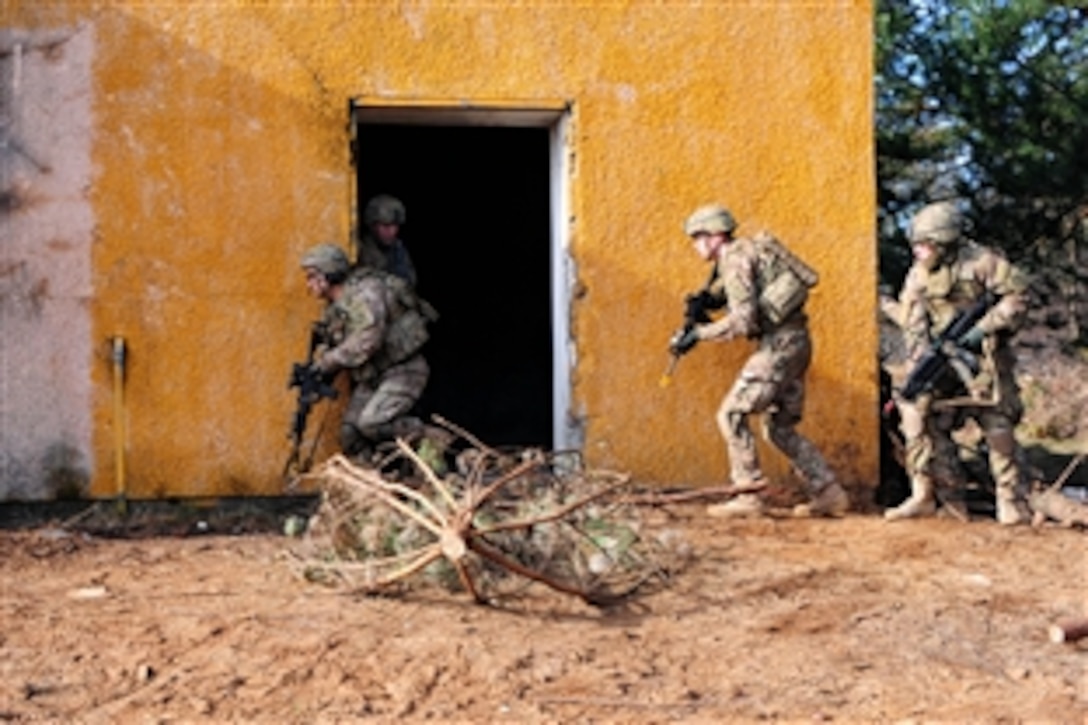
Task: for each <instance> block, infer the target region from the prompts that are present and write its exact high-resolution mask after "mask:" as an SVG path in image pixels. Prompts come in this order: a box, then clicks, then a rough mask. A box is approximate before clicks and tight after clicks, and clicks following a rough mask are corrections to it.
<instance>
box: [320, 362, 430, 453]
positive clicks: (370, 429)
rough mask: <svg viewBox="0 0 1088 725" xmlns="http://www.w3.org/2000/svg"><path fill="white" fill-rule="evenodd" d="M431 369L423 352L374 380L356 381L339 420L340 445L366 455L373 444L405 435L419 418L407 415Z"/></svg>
mask: <svg viewBox="0 0 1088 725" xmlns="http://www.w3.org/2000/svg"><path fill="white" fill-rule="evenodd" d="M430 374H431V369H430V367H429V366H428V365H427V361H426V360H425V359H424V358H423V356H422V355H416V356H415V357H412V358H409V359H408V360H406V361H404V362H402V363H400V364H398V365H394V366H393V367H391V368H389V369H388V370H386V371H385V372H383V373H381V374H380V375H378V376H377V377H376V378H375V379H374V380H365V379H364V380H360V381H357V382H356V383H355V386H354V388H353V389H352V392H351V399H350V400H349V401H348V405H347V408H346V409H345V410H344V417H343V419H342V420H341V423H340V448H341V450H342V451H343V452H344V453H345V454H346V455H349V456H359V455H366V454H368V453H370V452H372V451H373V448H374V446H375V445H376V444H378V443H381V442H382V441H388V440H392V439H393V438H394V437H396V436H403V435H407V434H408V433H409V432H411V429H412V428H413V427H418V424H419V423H420V421H418V420H416V419H415V418H413V417H411V416H409V415H408V414H409V412H410V411H411V410H412V407H413V406H414V405H415V404H416V402H417V401H418V400H419V397H420V396H421V395H422V394H423V389H424V388H426V387H427V380H428V378H430Z"/></svg>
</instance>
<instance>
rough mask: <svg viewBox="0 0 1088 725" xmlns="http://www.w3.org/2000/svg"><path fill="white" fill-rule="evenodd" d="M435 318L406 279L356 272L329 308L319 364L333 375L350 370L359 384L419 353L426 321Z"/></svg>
mask: <svg viewBox="0 0 1088 725" xmlns="http://www.w3.org/2000/svg"><path fill="white" fill-rule="evenodd" d="M436 318H437V315H436V314H435V313H434V311H433V309H432V308H431V307H430V305H428V304H427V303H426V302H425V301H423V300H421V299H419V298H418V297H416V295H415V293H414V292H413V291H412V290H411V288H410V287H409V286H408V285H407V283H406V282H404V280H402V279H400V278H399V277H396V276H395V275H391V274H388V273H386V272H381V271H379V270H374V269H370V268H367V267H361V268H357V269H356V270H354V271H353V272H352V274H351V276H349V277H348V279H347V281H346V282H345V283H344V286H343V289H342V292H341V294H340V296H339V298H338V299H337V300H336V301H335V302H331V303H329V304H328V305H327V306H326V307H325V310H324V313H323V315H322V320H321V322H322V323H323V324H324V326H325V329H326V330H327V333H326V346H325V350H324V352H323V354H322V355H321V356H320V360H319V363H318V364H319V365H320V367H321V369H322V370H324V371H325V372H330V373H332V372H336V371H338V370H342V369H348V370H351V372H352V377H353V378H354V379H356V380H359V379H363V378H368V377H372V376H373V375H375V374H381V373H382V372H384V371H385V370H387V369H388V368H390V367H391V366H393V365H395V364H398V363H401V362H403V361H405V360H407V359H408V358H409V357H412V356H413V355H415V354H417V353H419V351H420V350H421V348H422V347H423V344H424V343H425V342H426V341H427V338H428V333H427V323H429V322H431V321H433V320H434V319H436Z"/></svg>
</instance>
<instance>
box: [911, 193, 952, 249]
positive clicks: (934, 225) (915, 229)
mask: <svg viewBox="0 0 1088 725" xmlns="http://www.w3.org/2000/svg"><path fill="white" fill-rule="evenodd" d="M962 235H963V214H962V213H961V212H960V210H959V209H958V208H957V207H956V205H955V204H954V203H953V202H951V201H939V202H936V203H934V204H929V205H927V206H924V207H922V208H921V209H920V210H919V211H918V213H917V214H915V215H914V218H913V219H912V220H911V224H910V233H909V234H908V238H909V239H910V243H911V244H922V243H929V244H932V245H934V246H936V247H946V246H949V245H952V244H955V243H956V242H957V241H959V239H960V237H961V236H962Z"/></svg>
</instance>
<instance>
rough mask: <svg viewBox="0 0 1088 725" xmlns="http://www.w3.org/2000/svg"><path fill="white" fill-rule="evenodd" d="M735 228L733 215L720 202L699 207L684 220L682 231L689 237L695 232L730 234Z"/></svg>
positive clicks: (735, 223) (735, 222)
mask: <svg viewBox="0 0 1088 725" xmlns="http://www.w3.org/2000/svg"><path fill="white" fill-rule="evenodd" d="M736 228H737V221H736V219H734V218H733V215H732V214H731V213H730V212H729V210H728V209H726V208H725V207H724V206H722V205H721V204H706V205H704V206H701V207H699V208H698V209H696V210H695V211H694V212H692V214H691V216H689V217H688V218H687V221H685V222H684V233H685V234H687V235H688V236H689V237H693V236H695V235H696V234H700V233H701V234H717V233H719V232H724V233H726V234H730V233H732V232H733V230H734V229H736Z"/></svg>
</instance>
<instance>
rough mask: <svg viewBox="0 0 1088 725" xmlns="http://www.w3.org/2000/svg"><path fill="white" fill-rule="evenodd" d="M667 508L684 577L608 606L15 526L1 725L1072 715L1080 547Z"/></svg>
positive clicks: (1085, 589) (258, 537) (160, 540)
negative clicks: (362, 588) (347, 580)
mask: <svg viewBox="0 0 1088 725" xmlns="http://www.w3.org/2000/svg"><path fill="white" fill-rule="evenodd" d="M661 515H662V517H663V518H664V519H665V520H664V521H663V525H667V526H669V527H673V528H675V529H676V530H678V531H679V532H681V533H682V534H683V536H684V537H685V539H686V540H687V541H688V542H689V543H690V544H691V546H692V547H693V551H694V552H695V554H696V556H695V557H694V560H693V561H692V563H691V564H690V566H689V567H688V568H687V569H686V570H684V571H682V572H680V573H679V574H677V575H676V576H675V578H674V579H673V580H672V581H671V583H670V584H669V586H667V587H666V588H663V589H660V590H659V591H656V592H653V593H650V594H648V595H646V596H643V597H641V598H638V599H635V600H633V601H631V602H629V603H627V604H626V605H624V606H622V607H618V608H612V609H597V608H594V607H591V606H589V605H586V604H584V603H582V602H581V601H580V600H577V599H574V598H572V597H569V596H567V595H563V594H560V593H556V592H553V591H551V590H548V589H545V588H542V587H540V586H539V585H533V586H531V587H529V588H528V589H527V590H526V591H525V592H524V594H523V595H522V596H520V597H519V598H516V599H512V600H509V601H506V602H503V603H502V605H501V606H498V607H487V606H481V605H476V604H473V603H471V602H469V601H468V600H467V599H466V598H465V597H463V596H460V595H458V594H456V593H451V592H447V591H445V590H440V589H423V590H419V591H415V592H413V593H411V594H408V595H405V596H398V597H375V596H360V595H353V594H350V593H344V592H339V591H335V590H330V589H326V588H323V587H320V586H318V585H314V584H309V583H306V582H304V581H301V580H300V579H298V578H297V577H296V576H295V574H294V573H293V572H292V570H291V568H290V567H289V566H288V564H287V563H286V561H285V557H284V551H285V549H286V548H287V547H289V546H290V545H291V544H292V540H291V539H288V538H286V537H284V536H283V535H282V534H279V533H277V531H276V527H277V526H279V525H281V524H282V516H283V514H282V512H281V513H279V514H276V515H272V516H268V517H267V520H266V521H265V523H266V524H267V526H264V527H263V530H257V529H259V528H261V527H256V526H250V527H248V528H250V529H251V530H250V531H248V532H243V533H238V534H234V535H231V534H230V533H229V530H230V527H229V526H226V525H218V524H215V522H214V521H213V526H211V527H209V528H207V529H205V527H204V526H203V525H202V523H201V521H202V519H200V516H201V513H200V512H199V511H198V512H195V513H193V514H192V515H191V516H190V517H189V518H188V519H186V520H178V521H177V522H175V523H174V524H172V526H173V529H174V530H173V531H171V530H170V527H168V526H159V527H158V528H157V530H152V529H151V528H148V529H145V530H142V531H139V530H135V529H130V530H128V531H126V532H125V533H126V534H127V535H128V538H116V537H112V536H104V535H101V534H99V535H95V534H91V533H87V531H86V530H80V527H78V526H61V525H60V523H61V522H59V521H58V520H54V521H39V522H35V523H34V524H33V525H30V526H18V527H14V528H10V527H9V528H7V530H3V531H0V582H2V586H0V617H2V620H0V621H2V622H3V626H2V628H0V674H2V677H0V720H4V721H14V722H24V721H43V720H44V721H54V722H92V723H93V722H109V723H115V722H226V721H231V722H241V721H246V722H277V723H288V722H291V723H295V722H297V723H303V722H305V723H310V722H334V721H340V722H343V721H357V720H368V719H369V720H377V721H388V720H393V719H408V720H425V719H428V720H438V721H461V722H465V721H471V722H521V723H525V722H574V721H578V722H626V723H650V722H707V721H722V720H766V719H773V720H813V719H815V720H837V721H851V722H858V721H902V720H909V721H923V720H943V721H960V722H962V721H968V720H971V721H976V722H978V721H987V722H993V721H1020V720H1031V721H1037V722H1038V721H1046V722H1053V723H1081V722H1083V721H1084V718H1085V713H1086V712H1088V640H1082V641H1081V642H1080V643H1077V644H1070V643H1064V644H1056V643H1053V642H1051V641H1050V640H1049V638H1048V634H1047V630H1048V627H1049V626H1050V625H1051V624H1053V623H1055V622H1057V621H1060V620H1064V619H1066V618H1071V617H1073V618H1076V617H1084V616H1088V584H1086V582H1088V546H1086V542H1088V539H1086V537H1085V534H1084V533H1083V531H1081V530H1077V529H1068V528H1060V527H1056V526H1046V527H1041V528H1030V527H1017V528H1013V529H1009V528H1002V527H999V526H997V525H996V524H995V523H993V522H992V521H988V520H986V519H985V517H981V518H980V519H979V520H976V521H972V522H970V523H966V524H965V523H959V522H956V521H954V520H951V519H930V520H924V521H906V522H895V523H886V522H884V521H883V520H882V519H881V518H879V516H877V515H875V514H855V515H851V516H849V517H847V518H845V519H842V520H803V519H801V520H798V519H763V520H757V521H722V520H716V519H712V518H708V517H706V516H705V514H704V513H703V508H702V506H701V505H699V504H694V503H687V504H682V505H681V504H676V505H672V506H670V507H668V508H665V509H663V510H662V514H661ZM277 517H279V520H277ZM255 520H256V519H254V518H252V517H251V518H250V522H251V524H252V522H253V521H255ZM242 528H245V527H242ZM223 531H225V532H228V533H220V532H223Z"/></svg>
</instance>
